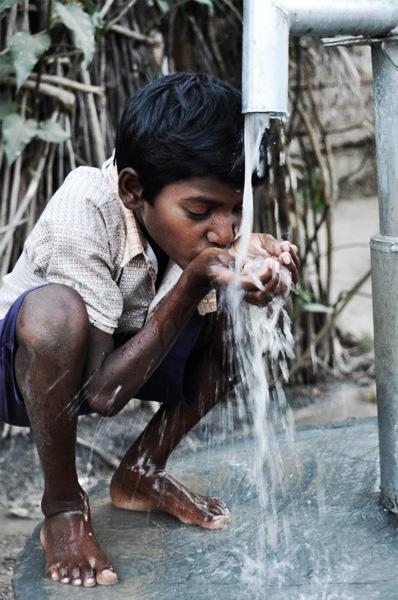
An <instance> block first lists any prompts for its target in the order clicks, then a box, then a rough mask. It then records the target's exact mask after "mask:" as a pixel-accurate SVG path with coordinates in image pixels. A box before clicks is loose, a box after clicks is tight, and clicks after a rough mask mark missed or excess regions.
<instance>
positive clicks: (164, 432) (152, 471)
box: [110, 335, 230, 529]
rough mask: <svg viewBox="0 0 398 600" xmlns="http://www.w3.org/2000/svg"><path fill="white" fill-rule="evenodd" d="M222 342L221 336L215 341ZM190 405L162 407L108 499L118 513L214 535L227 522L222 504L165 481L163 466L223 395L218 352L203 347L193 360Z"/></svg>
mask: <svg viewBox="0 0 398 600" xmlns="http://www.w3.org/2000/svg"><path fill="white" fill-rule="evenodd" d="M214 337H215V338H216V339H217V338H218V339H219V340H220V339H221V336H220V335H218V336H214ZM194 362H195V382H194V385H195V396H196V397H195V403H194V406H193V407H191V408H186V407H176V408H172V407H167V406H165V405H163V406H161V408H160V409H159V410H158V412H157V413H156V414H155V415H154V417H153V418H152V420H151V421H150V422H149V424H148V425H147V427H146V429H145V430H144V431H143V433H142V434H141V435H140V437H139V438H138V439H137V440H136V442H135V443H134V444H133V445H132V447H131V448H130V449H129V450H128V452H127V454H126V455H125V456H124V458H123V460H122V462H121V463H120V466H119V467H118V469H117V471H116V472H115V474H114V476H113V478H112V481H111V488H110V492H111V498H112V502H113V504H114V505H115V506H116V507H118V508H124V509H129V510H160V511H163V512H167V513H169V514H171V515H173V516H174V517H176V518H177V519H178V520H180V521H182V522H183V523H189V524H193V525H198V526H200V527H205V528H207V529H218V528H220V527H224V526H225V525H227V523H229V521H230V513H229V510H228V508H227V507H226V505H225V504H224V502H222V501H221V500H219V499H218V498H215V497H210V498H209V497H205V496H200V495H199V494H194V493H192V492H191V491H189V490H188V489H187V488H186V487H185V486H183V485H182V484H181V483H179V482H178V481H176V480H175V479H174V478H173V477H171V476H170V475H168V474H167V473H166V471H165V466H166V462H167V459H168V457H169V455H170V453H171V452H172V451H173V450H174V448H175V447H176V446H177V444H178V443H179V442H180V440H181V439H182V437H183V436H184V435H186V433H188V432H189V431H190V429H192V427H193V426H194V425H196V423H198V422H199V421H200V419H201V418H202V417H203V416H204V415H205V414H206V413H207V412H208V411H209V410H210V409H211V408H212V407H213V406H214V405H215V404H216V403H217V402H218V401H219V400H220V398H221V397H222V396H224V395H225V393H226V385H225V383H224V382H225V380H226V379H227V378H226V377H224V378H222V376H221V375H222V370H221V363H222V357H221V353H220V349H219V348H216V347H214V345H213V346H211V347H209V346H208V347H207V348H205V349H204V350H202V351H201V352H200V355H199V356H198V355H197V356H196V357H195V358H194Z"/></svg>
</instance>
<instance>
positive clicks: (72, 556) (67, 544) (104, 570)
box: [40, 511, 117, 587]
mask: <svg viewBox="0 0 398 600" xmlns="http://www.w3.org/2000/svg"><path fill="white" fill-rule="evenodd" d="M40 541H41V543H42V544H43V547H44V551H45V553H46V558H47V574H48V576H49V577H50V578H51V579H52V580H53V581H61V582H62V583H71V584H72V585H82V586H84V587H93V586H94V585H96V584H97V583H99V584H100V585H113V584H114V583H116V582H117V575H116V573H115V572H114V571H113V569H112V567H111V566H110V565H109V563H108V560H107V558H106V556H105V554H104V553H103V552H102V550H101V548H100V547H99V545H98V543H97V540H96V539H95V536H94V532H93V530H92V527H91V522H90V515H89V513H83V512H80V511H69V512H62V513H58V514H56V515H54V516H52V517H49V518H47V519H45V521H44V523H43V526H42V528H41V532H40Z"/></svg>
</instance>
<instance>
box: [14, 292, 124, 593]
mask: <svg viewBox="0 0 398 600" xmlns="http://www.w3.org/2000/svg"><path fill="white" fill-rule="evenodd" d="M49 306H51V311H49V310H48V307H49ZM88 327H89V324H88V318H87V313H86V309H85V305H84V303H83V301H82V299H81V298H80V296H79V295H78V294H77V293H76V292H74V290H72V289H70V288H67V287H65V286H58V285H49V286H46V287H43V288H41V289H38V290H34V291H33V292H31V293H30V294H29V295H28V296H27V297H26V299H25V301H24V303H23V305H22V308H21V310H20V313H19V316H18V321H17V340H18V350H17V353H16V361H15V371H16V378H17V382H18V385H19V388H20V390H21V392H22V395H23V398H24V401H25V405H26V409H27V411H28V415H29V419H30V423H31V426H32V431H33V436H34V439H35V443H36V446H37V450H38V453H39V457H40V462H41V465H42V467H43V472H44V482H45V489H44V495H43V500H42V510H43V513H44V516H45V520H44V523H43V527H42V530H41V536H40V537H41V542H42V544H43V546H44V550H45V552H46V558H47V570H48V574H49V576H50V577H51V578H52V579H53V580H54V581H58V580H60V581H62V582H63V583H69V582H72V583H73V584H74V585H84V586H87V587H91V586H93V585H95V584H96V583H100V584H103V585H110V584H113V583H115V582H116V581H117V576H116V574H115V573H114V571H113V570H112V568H111V567H110V566H109V563H108V560H107V558H106V556H105V554H104V553H103V552H102V550H101V549H100V547H99V546H98V543H97V541H96V539H95V536H94V533H93V530H92V527H91V522H90V511H89V506H88V500H87V497H86V495H85V493H84V492H83V490H82V488H81V487H80V485H79V482H78V479H77V473H76V465H75V449H76V427H77V410H76V407H74V406H73V398H74V397H75V395H76V393H77V392H78V390H79V388H80V386H81V381H82V376H83V369H84V364H85V360H86V355H87V349H88V339H89V338H88Z"/></svg>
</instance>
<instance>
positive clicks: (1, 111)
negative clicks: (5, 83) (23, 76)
mask: <svg viewBox="0 0 398 600" xmlns="http://www.w3.org/2000/svg"><path fill="white" fill-rule="evenodd" d="M15 111H16V105H15V102H14V100H13V99H12V94H11V91H10V90H9V89H7V88H0V121H2V120H3V119H4V117H6V116H7V115H9V114H11V113H15Z"/></svg>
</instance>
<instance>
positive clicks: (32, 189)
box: [0, 144, 50, 256]
mask: <svg viewBox="0 0 398 600" xmlns="http://www.w3.org/2000/svg"><path fill="white" fill-rule="evenodd" d="M49 147H50V144H45V146H44V151H43V152H42V153H41V157H40V159H39V162H38V164H37V166H36V168H35V169H34V171H32V178H31V180H30V183H29V187H28V189H27V191H26V194H25V196H24V197H23V198H22V200H21V201H20V202H19V205H18V210H17V211H16V212H15V215H14V219H13V221H12V223H10V225H11V227H10V229H9V231H8V232H7V233H6V235H5V236H4V237H3V239H2V240H0V256H2V255H3V252H4V250H5V249H6V248H7V246H8V243H9V242H10V240H11V238H12V237H13V235H14V229H15V224H16V223H18V222H19V221H21V219H22V217H23V215H24V214H25V212H26V210H27V209H28V207H29V204H30V203H31V201H32V200H33V198H34V196H35V194H36V192H37V188H38V186H39V183H40V180H41V178H42V175H43V172H44V169H45V167H46V163H47V156H48V150H49ZM13 226H14V227H13Z"/></svg>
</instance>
